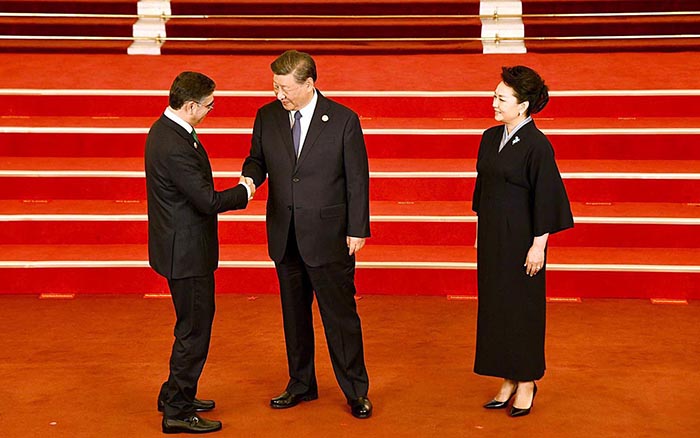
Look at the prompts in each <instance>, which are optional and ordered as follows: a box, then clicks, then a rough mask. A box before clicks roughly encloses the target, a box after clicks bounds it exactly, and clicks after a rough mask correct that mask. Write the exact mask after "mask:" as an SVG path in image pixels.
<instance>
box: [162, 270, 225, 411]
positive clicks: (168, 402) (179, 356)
mask: <svg viewBox="0 0 700 438" xmlns="http://www.w3.org/2000/svg"><path fill="white" fill-rule="evenodd" d="M168 286H170V294H171V295H172V298H173V304H174V305H175V314H176V316H177V322H176V323H175V342H174V343H173V350H172V353H171V355H170V375H169V377H168V380H167V381H166V382H165V383H163V386H162V387H161V390H160V395H159V397H158V399H159V400H160V401H162V402H163V403H164V404H165V411H164V414H165V416H166V417H171V418H174V417H181V416H185V415H188V414H192V413H194V408H193V406H192V402H193V401H194V398H195V396H196V395H197V383H198V382H199V376H200V375H201V374H202V369H203V368H204V363H205V362H206V360H207V354H208V353H209V342H210V340H211V327H212V322H213V321H214V310H215V305H214V273H211V274H209V275H205V276H202V277H190V278H183V279H177V280H168Z"/></svg>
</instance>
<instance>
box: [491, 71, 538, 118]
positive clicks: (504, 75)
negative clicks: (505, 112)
mask: <svg viewBox="0 0 700 438" xmlns="http://www.w3.org/2000/svg"><path fill="white" fill-rule="evenodd" d="M501 79H503V83H504V84H506V85H508V86H509V87H510V88H512V89H513V91H514V93H515V98H516V99H518V103H522V102H525V101H527V102H530V104H529V105H528V107H527V115H530V114H537V113H538V112H540V111H542V109H543V108H544V107H545V106H546V105H547V102H549V88H548V87H547V86H546V85H545V84H544V80H543V79H542V78H541V77H540V75H539V74H537V72H536V71H535V70H533V69H531V68H530V67H525V66H524V65H516V66H514V67H503V68H502V69H501Z"/></svg>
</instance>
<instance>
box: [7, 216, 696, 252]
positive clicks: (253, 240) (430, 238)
mask: <svg viewBox="0 0 700 438" xmlns="http://www.w3.org/2000/svg"><path fill="white" fill-rule="evenodd" d="M371 228H372V237H371V238H370V239H369V240H368V242H367V243H368V245H426V244H430V245H458V246H464V245H471V244H473V242H474V237H475V230H476V227H475V223H474V222H460V223H449V222H378V221H374V222H372V227H371ZM147 239H148V232H147V224H146V222H145V221H57V222H54V221H21V222H20V221H11V222H4V223H3V225H2V229H1V230H0V244H12V245H34V244H37V245H39V244H44V245H53V244H56V245H61V244H71V245H78V244H80V245H87V244H90V245H98V244H145V243H146V242H147ZM219 240H220V242H221V243H222V244H236V245H247V244H254V245H264V244H266V242H267V235H266V231H265V223H264V222H262V221H256V222H242V221H241V222H239V221H223V220H220V221H219ZM549 246H550V247H590V246H593V247H618V248H630V247H631V248H635V247H637V248H698V247H700V225H630V224H588V223H577V224H576V225H575V227H574V228H573V229H572V230H567V231H566V232H564V233H559V234H555V235H553V236H552V237H551V238H550V240H549Z"/></svg>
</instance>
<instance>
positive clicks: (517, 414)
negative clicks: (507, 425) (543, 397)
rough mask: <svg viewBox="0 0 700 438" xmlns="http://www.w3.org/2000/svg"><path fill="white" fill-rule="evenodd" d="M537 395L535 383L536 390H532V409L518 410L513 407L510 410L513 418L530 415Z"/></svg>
mask: <svg viewBox="0 0 700 438" xmlns="http://www.w3.org/2000/svg"><path fill="white" fill-rule="evenodd" d="M536 395H537V383H535V389H533V390H532V401H531V402H530V407H529V408H525V409H520V408H516V407H515V406H512V407H511V408H510V416H511V417H524V416H525V415H527V414H529V413H530V410H531V409H532V405H534V404H535V396H536Z"/></svg>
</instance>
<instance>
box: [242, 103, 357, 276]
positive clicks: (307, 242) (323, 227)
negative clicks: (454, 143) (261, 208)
mask: <svg viewBox="0 0 700 438" xmlns="http://www.w3.org/2000/svg"><path fill="white" fill-rule="evenodd" d="M316 92H317V93H318V101H317V103H316V109H315V111H314V114H313V118H312V119H311V125H310V126H309V130H308V133H307V135H306V139H305V140H304V144H303V147H302V151H301V155H300V156H299V159H298V160H297V159H296V157H295V155H294V146H293V142H292V133H291V128H290V121H289V112H288V111H287V110H285V109H284V107H283V106H282V104H281V103H280V102H279V101H277V100H275V101H274V102H271V103H269V104H267V105H265V106H263V107H262V108H260V109H259V110H258V113H257V115H256V117H255V125H254V127H253V137H252V142H251V148H250V156H249V157H248V158H247V159H246V160H245V162H244V164H243V174H244V175H246V176H249V177H252V178H253V180H254V181H255V185H256V186H260V184H262V183H263V182H264V181H265V179H266V176H267V180H268V188H269V190H268V193H269V195H268V200H267V237H268V250H269V254H270V258H272V260H274V261H276V262H279V261H281V260H282V257H283V256H284V253H285V249H286V243H287V237H288V233H289V226H290V222H291V220H292V216H293V217H294V227H295V231H296V240H297V245H298V247H299V253H300V254H301V256H302V258H303V259H304V261H305V262H306V263H307V264H309V265H311V266H320V265H323V264H326V263H330V262H333V261H338V260H342V258H343V257H347V253H348V249H347V246H346V239H345V237H346V236H353V237H369V235H370V230H369V167H368V163H367V151H366V149H365V142H364V137H363V135H362V128H361V127H360V120H359V117H358V116H357V114H355V113H354V112H353V111H352V110H350V109H349V108H347V107H345V106H343V105H340V104H338V103H336V102H333V101H332V100H330V99H326V98H325V97H324V96H323V95H322V94H321V93H320V92H318V90H316Z"/></svg>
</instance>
